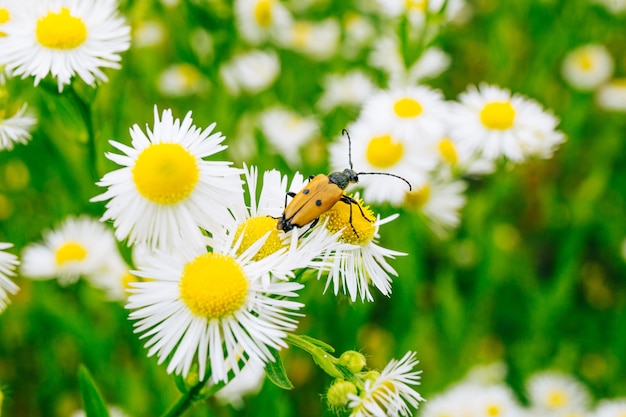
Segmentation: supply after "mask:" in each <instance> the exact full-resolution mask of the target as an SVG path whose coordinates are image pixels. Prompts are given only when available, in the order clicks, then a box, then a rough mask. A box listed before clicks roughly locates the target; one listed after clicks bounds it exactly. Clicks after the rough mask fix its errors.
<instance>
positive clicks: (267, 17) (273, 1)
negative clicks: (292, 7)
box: [234, 0, 292, 46]
mask: <svg viewBox="0 0 626 417" xmlns="http://www.w3.org/2000/svg"><path fill="white" fill-rule="evenodd" d="M234 9H235V22H236V24H237V30H238V32H239V35H240V36H241V37H242V38H243V39H245V40H246V41H247V42H248V43H250V44H251V45H255V46H256V45H260V44H261V43H263V42H267V41H273V42H276V43H277V44H279V45H281V44H284V43H285V39H286V37H287V33H288V31H289V28H290V26H291V23H292V17H291V13H289V11H288V10H287V8H286V7H285V6H284V4H283V3H282V2H280V1H279V0H236V1H235V4H234Z"/></svg>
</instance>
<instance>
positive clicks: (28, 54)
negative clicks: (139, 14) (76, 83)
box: [0, 0, 130, 92]
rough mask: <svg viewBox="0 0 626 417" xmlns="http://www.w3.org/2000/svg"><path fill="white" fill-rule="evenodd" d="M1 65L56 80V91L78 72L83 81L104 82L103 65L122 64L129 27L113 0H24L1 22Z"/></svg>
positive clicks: (113, 65) (23, 73)
mask: <svg viewBox="0 0 626 417" xmlns="http://www.w3.org/2000/svg"><path fill="white" fill-rule="evenodd" d="M2 31H3V32H4V33H5V34H6V37H4V38H0V65H6V68H7V70H8V71H9V73H11V74H12V75H20V76H22V78H26V77H28V76H34V77H35V85H38V84H39V82H40V81H41V80H42V79H43V78H45V77H46V76H48V75H52V77H54V78H56V79H57V84H58V87H59V92H60V91H62V90H63V86H64V85H66V84H69V83H70V82H71V79H72V77H74V76H76V75H78V76H79V77H80V78H81V79H82V80H83V81H84V82H85V83H87V84H89V85H91V86H95V84H96V81H107V77H106V75H105V74H104V72H103V71H102V68H120V64H119V62H120V60H121V57H120V53H122V52H124V51H126V50H127V49H128V48H129V47H130V27H129V26H127V25H126V24H125V22H124V19H122V18H121V17H120V16H119V15H118V13H117V4H116V2H115V1H114V0H98V1H96V0H41V1H25V2H22V4H21V6H20V7H16V8H15V9H14V13H13V14H12V15H11V18H10V20H9V21H8V22H7V23H6V24H4V25H3V26H2Z"/></svg>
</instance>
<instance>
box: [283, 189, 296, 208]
mask: <svg viewBox="0 0 626 417" xmlns="http://www.w3.org/2000/svg"><path fill="white" fill-rule="evenodd" d="M295 196H296V193H294V192H293V191H287V193H286V194H285V208H287V197H291V198H294V197H295Z"/></svg>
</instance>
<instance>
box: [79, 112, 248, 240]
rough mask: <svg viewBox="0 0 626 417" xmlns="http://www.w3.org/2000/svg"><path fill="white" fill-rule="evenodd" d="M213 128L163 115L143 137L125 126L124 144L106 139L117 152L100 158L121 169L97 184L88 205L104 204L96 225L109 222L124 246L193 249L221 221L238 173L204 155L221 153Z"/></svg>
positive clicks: (136, 128) (219, 139) (236, 186)
mask: <svg viewBox="0 0 626 417" xmlns="http://www.w3.org/2000/svg"><path fill="white" fill-rule="evenodd" d="M214 127H215V123H213V124H211V125H210V126H209V127H207V128H206V129H204V130H201V129H200V128H198V127H196V126H195V125H193V124H192V118H191V112H188V113H187V114H186V115H185V118H184V119H183V121H182V122H181V121H180V119H174V117H173V116H172V111H171V110H164V111H163V114H162V115H161V117H160V118H159V112H158V109H157V108H156V106H155V108H154V127H153V128H152V130H150V128H149V127H146V133H144V132H143V131H142V130H141V129H140V128H139V126H138V125H134V126H133V128H132V129H130V136H131V138H132V146H126V145H124V144H122V143H119V142H115V141H110V142H109V143H110V144H111V145H113V146H114V147H115V148H117V149H118V150H120V151H121V152H123V155H120V154H113V153H107V154H106V156H107V158H109V159H110V160H112V161H113V162H116V163H117V164H119V165H122V168H120V169H118V170H115V171H112V172H109V173H107V174H105V175H104V177H103V178H102V180H101V181H100V182H98V183H97V185H99V186H101V187H107V191H105V192H104V193H102V194H100V195H99V196H96V197H94V198H92V199H91V201H107V200H108V202H107V204H106V211H105V213H104V215H103V216H102V218H101V220H102V221H106V220H111V219H112V220H113V225H114V226H115V229H116V230H115V235H116V237H117V238H118V239H119V240H123V239H128V244H129V245H131V244H135V243H146V244H148V245H149V246H150V247H151V248H157V247H159V248H173V247H175V246H177V245H180V244H181V243H183V242H184V243H186V244H187V243H188V244H190V245H194V246H198V247H201V246H203V244H204V241H203V233H202V230H201V228H202V229H205V230H210V229H212V228H213V227H215V226H217V225H219V224H221V223H223V222H224V221H226V220H227V219H228V218H229V214H228V211H227V209H226V205H227V204H228V202H229V201H230V200H231V199H233V198H235V196H236V194H237V193H240V192H241V191H240V190H241V180H240V177H239V176H240V171H239V170H237V169H234V168H231V167H229V166H228V165H229V163H228V162H221V161H206V160H204V158H206V157H208V156H210V155H214V154H216V153H218V152H220V151H222V150H224V149H225V148H226V146H224V145H222V141H223V140H224V139H225V138H224V136H222V134H221V132H215V133H213V129H214Z"/></svg>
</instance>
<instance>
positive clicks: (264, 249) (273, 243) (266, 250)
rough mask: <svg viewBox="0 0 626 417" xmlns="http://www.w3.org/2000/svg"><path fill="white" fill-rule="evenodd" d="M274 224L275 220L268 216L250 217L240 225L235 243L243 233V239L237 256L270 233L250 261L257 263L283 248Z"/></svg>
mask: <svg viewBox="0 0 626 417" xmlns="http://www.w3.org/2000/svg"><path fill="white" fill-rule="evenodd" d="M276 223H277V220H276V219H274V218H273V217H269V216H257V217H252V218H250V219H248V220H246V221H245V222H243V223H241V224H240V225H239V226H238V227H237V231H236V232H235V241H237V240H239V237H240V236H241V234H242V233H243V239H242V240H241V244H240V245H239V248H238V249H237V255H241V254H242V253H243V252H245V251H246V249H248V248H249V247H250V246H252V244H254V243H255V242H257V241H258V240H259V239H260V238H262V237H263V236H265V234H266V233H267V232H270V235H269V236H268V237H267V240H266V241H265V243H263V246H261V249H259V251H258V252H257V253H256V255H254V257H253V258H252V259H253V260H255V261H259V260H261V259H263V258H265V257H266V256H268V255H271V254H272V253H274V252H276V251H277V250H279V249H281V248H282V247H283V243H282V241H281V240H280V234H279V233H278V229H277V228H276Z"/></svg>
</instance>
